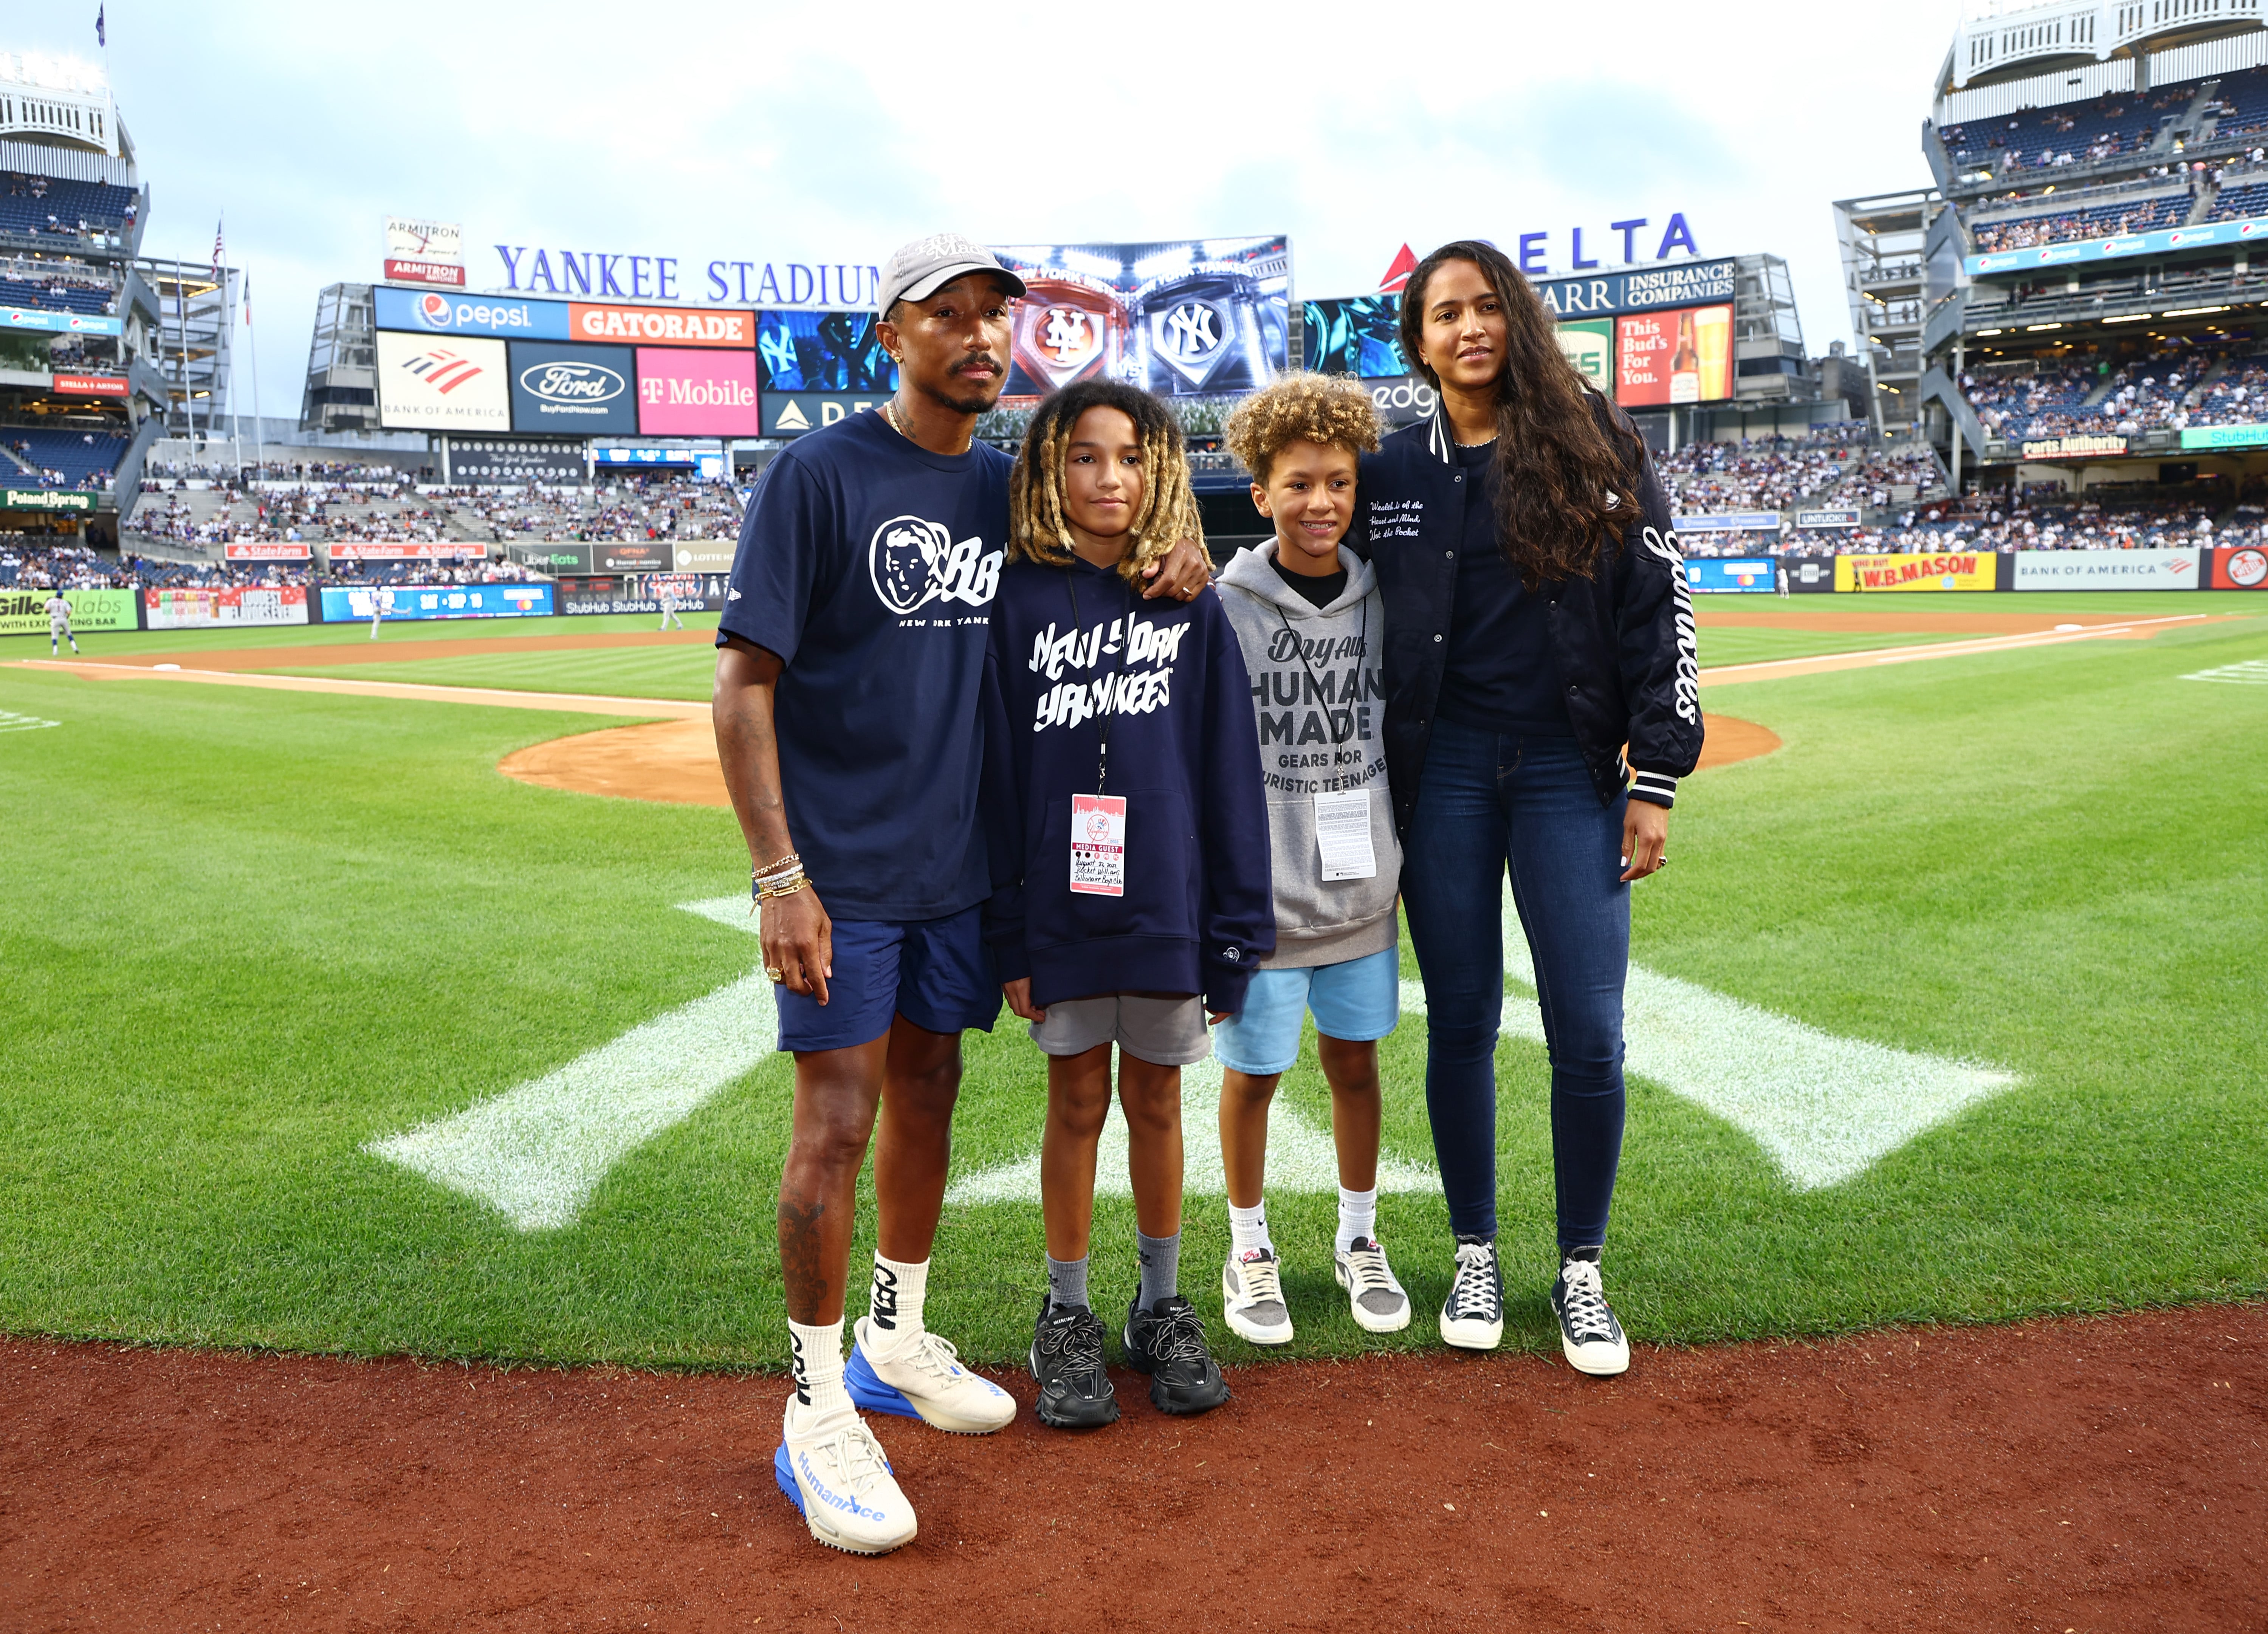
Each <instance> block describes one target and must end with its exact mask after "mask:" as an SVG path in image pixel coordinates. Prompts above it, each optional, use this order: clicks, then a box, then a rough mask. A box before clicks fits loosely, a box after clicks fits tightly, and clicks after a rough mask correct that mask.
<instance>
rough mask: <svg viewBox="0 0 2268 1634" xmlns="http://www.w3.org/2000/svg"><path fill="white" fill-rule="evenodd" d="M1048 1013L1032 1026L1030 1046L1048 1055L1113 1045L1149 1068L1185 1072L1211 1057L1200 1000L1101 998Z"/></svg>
mask: <svg viewBox="0 0 2268 1634" xmlns="http://www.w3.org/2000/svg"><path fill="white" fill-rule="evenodd" d="M1047 1010H1048V1019H1046V1020H1044V1021H1040V1022H1035V1023H1033V1024H1032V1042H1034V1043H1035V1044H1037V1045H1038V1046H1039V1047H1040V1048H1041V1049H1044V1050H1045V1051H1047V1053H1048V1054H1049V1055H1051V1056H1083V1055H1085V1054H1086V1052H1087V1051H1088V1050H1090V1049H1094V1047H1095V1046H1096V1045H1097V1044H1112V1043H1115V1044H1116V1045H1117V1046H1118V1047H1119V1048H1120V1049H1123V1050H1124V1051H1125V1052H1126V1053H1127V1054H1128V1055H1130V1056H1137V1057H1138V1058H1139V1059H1141V1060H1144V1061H1147V1062H1148V1063H1150V1064H1152V1066H1160V1067H1185V1066H1188V1065H1189V1064H1190V1063H1191V1062H1193V1061H1202V1060H1204V1058H1205V1057H1206V1056H1209V1055H1211V1053H1212V1034H1210V1033H1208V1032H1207V1031H1206V1030H1205V1012H1204V999H1203V998H1201V997H1189V998H1142V997H1137V996H1136V995H1135V994H1132V993H1105V994H1103V995H1102V996H1101V997H1099V998H1069V999H1062V1000H1059V1001H1057V1003H1055V1004H1052V1005H1049V1006H1048V1007H1047Z"/></svg>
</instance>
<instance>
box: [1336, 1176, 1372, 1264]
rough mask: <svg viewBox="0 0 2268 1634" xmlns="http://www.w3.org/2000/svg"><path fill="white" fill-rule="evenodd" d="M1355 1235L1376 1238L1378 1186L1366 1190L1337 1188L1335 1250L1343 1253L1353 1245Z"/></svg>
mask: <svg viewBox="0 0 2268 1634" xmlns="http://www.w3.org/2000/svg"><path fill="white" fill-rule="evenodd" d="M1357 1237H1367V1238H1369V1239H1370V1240H1372V1241H1373V1242H1375V1241H1377V1240H1378V1188H1377V1187H1375V1186H1373V1187H1372V1188H1371V1189H1369V1190H1368V1191H1349V1190H1348V1189H1346V1188H1345V1187H1344V1186H1342V1187H1340V1188H1339V1234H1338V1240H1337V1251H1338V1252H1339V1253H1341V1254H1344V1253H1345V1252H1346V1251H1347V1250H1348V1249H1350V1248H1353V1247H1354V1240H1355V1239H1356V1238H1357Z"/></svg>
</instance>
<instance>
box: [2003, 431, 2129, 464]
mask: <svg viewBox="0 0 2268 1634" xmlns="http://www.w3.org/2000/svg"><path fill="white" fill-rule="evenodd" d="M2023 451H2024V458H2025V459H2027V460H2091V459H2093V458H2095V456H2097V455H2099V454H2123V453H2125V452H2126V439H2125V438H2123V437H2115V436H2112V435H2110V434H2109V433H2107V432H2106V433H2104V434H2102V435H2100V436H2085V437H2036V438H2029V439H2028V440H2027V441H2026V442H2025V444H2024V445H2023Z"/></svg>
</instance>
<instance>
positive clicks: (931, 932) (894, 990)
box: [772, 908, 1000, 1050]
mask: <svg viewBox="0 0 2268 1634" xmlns="http://www.w3.org/2000/svg"><path fill="white" fill-rule="evenodd" d="M982 913H983V909H980V908H969V909H963V910H962V911H961V912H960V913H957V914H953V915H950V916H947V917H946V918H943V919H916V920H911V921H888V920H872V919H837V920H836V922H835V974H834V975H831V976H829V977H828V979H827V1002H826V1003H825V1004H824V1005H822V1004H821V1003H820V1002H819V1001H818V1000H817V999H815V998H813V997H809V996H808V995H807V994H803V993H792V992H790V991H789V990H787V989H786V988H784V987H781V986H778V985H777V984H775V985H774V986H773V988H772V997H773V999H774V1000H775V1001H776V1002H777V1004H778V1005H779V1047H780V1048H781V1049H796V1050H801V1049H856V1048H857V1047H858V1045H860V1044H871V1043H873V1041H875V1040H876V1039H878V1038H880V1037H881V1036H882V1035H883V1034H885V1033H887V1032H888V1031H889V1030H890V1018H891V1017H892V1016H903V1017H905V1019H907V1020H909V1021H910V1022H912V1023H913V1024H914V1025H915V1026H916V1027H926V1028H928V1029H929V1030H930V1031H931V1032H932V1033H958V1032H961V1030H963V1029H964V1028H967V1027H977V1028H980V1029H982V1030H983V1031H984V1032H987V1033H989V1032H990V1031H991V1030H992V1023H993V1020H994V1019H995V1018H997V1017H998V1015H999V1013H1000V983H998V981H997V980H995V979H994V977H993V974H992V950H991V949H990V948H989V947H987V946H985V945H984V935H983V925H982V924H981V923H980V916H981V915H982Z"/></svg>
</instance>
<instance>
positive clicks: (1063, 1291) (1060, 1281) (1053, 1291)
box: [1048, 1255, 1086, 1306]
mask: <svg viewBox="0 0 2268 1634" xmlns="http://www.w3.org/2000/svg"><path fill="white" fill-rule="evenodd" d="M1048 1303H1049V1305H1064V1306H1071V1305H1085V1304H1086V1255H1079V1258H1077V1259H1075V1260H1059V1259H1057V1258H1056V1257H1055V1255H1049V1256H1048Z"/></svg>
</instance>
